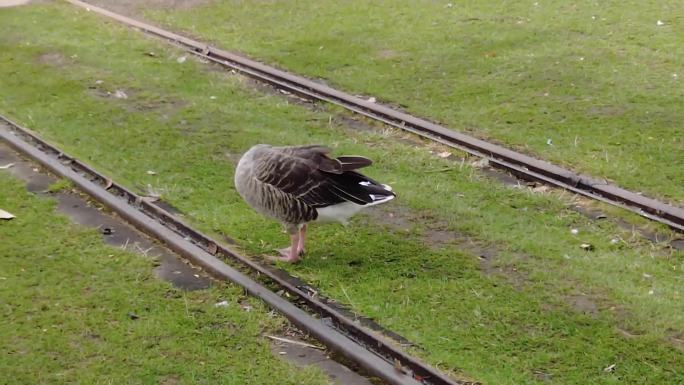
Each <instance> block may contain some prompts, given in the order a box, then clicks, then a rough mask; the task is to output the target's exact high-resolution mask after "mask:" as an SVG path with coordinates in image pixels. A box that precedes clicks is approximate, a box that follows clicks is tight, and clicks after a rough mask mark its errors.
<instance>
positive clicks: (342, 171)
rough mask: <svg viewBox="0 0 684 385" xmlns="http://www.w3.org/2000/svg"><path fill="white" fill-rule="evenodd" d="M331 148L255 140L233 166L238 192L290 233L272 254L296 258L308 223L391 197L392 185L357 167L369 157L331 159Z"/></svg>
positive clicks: (344, 217) (339, 218) (342, 219)
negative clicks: (271, 143)
mask: <svg viewBox="0 0 684 385" xmlns="http://www.w3.org/2000/svg"><path fill="white" fill-rule="evenodd" d="M331 152H332V150H331V149H330V148H329V147H326V146H323V145H307V146H285V147H276V146H271V145H268V144H257V145H255V146H253V147H251V148H250V149H249V150H248V151H247V152H245V153H244V155H242V157H241V158H240V161H239V162H238V165H237V168H236V169H235V187H236V190H237V192H238V193H239V194H240V196H241V197H242V199H244V200H245V202H247V204H248V205H249V206H251V207H252V208H253V209H254V210H256V211H257V212H259V213H261V214H262V215H264V216H266V217H270V218H273V219H276V220H278V221H280V222H281V223H282V224H283V227H284V228H285V230H286V231H287V233H289V235H290V247H287V248H284V249H281V250H278V251H279V254H280V256H279V257H269V258H270V259H272V260H280V261H285V262H292V263H293V262H297V261H299V259H300V257H301V256H302V255H303V254H304V242H305V240H306V226H307V223H310V222H317V223H331V222H332V223H334V222H339V223H342V224H344V225H346V224H347V222H348V220H349V218H350V217H351V216H352V215H354V214H356V213H358V212H359V211H361V209H363V208H365V207H370V206H375V205H378V204H381V203H385V202H388V201H390V200H392V199H393V198H394V197H395V194H394V193H393V192H392V188H391V187H390V186H388V185H385V184H380V183H378V182H376V181H374V180H373V179H371V178H368V177H367V176H364V175H363V174H361V173H359V172H357V171H355V170H358V169H360V168H363V167H367V166H370V165H371V164H372V163H373V162H372V161H371V160H370V159H368V158H365V157H362V156H339V157H337V158H331V157H329V154H330V153H331Z"/></svg>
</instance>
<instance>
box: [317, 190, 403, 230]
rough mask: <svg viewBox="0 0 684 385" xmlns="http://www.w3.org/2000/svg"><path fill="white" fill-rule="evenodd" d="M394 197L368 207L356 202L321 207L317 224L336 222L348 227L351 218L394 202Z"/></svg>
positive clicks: (379, 200) (387, 197)
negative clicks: (385, 203) (372, 207)
mask: <svg viewBox="0 0 684 385" xmlns="http://www.w3.org/2000/svg"><path fill="white" fill-rule="evenodd" d="M393 198H394V196H393V195H392V196H384V197H382V199H378V200H376V201H375V202H373V203H369V204H366V205H359V204H356V203H354V202H342V203H338V204H336V205H331V206H327V207H321V208H319V209H316V211H318V218H316V220H315V222H317V223H334V222H339V223H342V224H343V225H346V224H347V222H348V221H349V218H351V217H352V216H353V215H354V214H356V213H358V212H359V211H361V210H362V209H364V208H366V207H370V206H375V205H377V204H380V203H384V202H387V201H389V200H392V199H393Z"/></svg>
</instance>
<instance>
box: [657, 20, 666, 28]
mask: <svg viewBox="0 0 684 385" xmlns="http://www.w3.org/2000/svg"><path fill="white" fill-rule="evenodd" d="M656 25H657V26H658V27H662V26H664V25H665V23H664V22H663V21H662V20H658V21H656Z"/></svg>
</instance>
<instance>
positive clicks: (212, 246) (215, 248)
mask: <svg viewBox="0 0 684 385" xmlns="http://www.w3.org/2000/svg"><path fill="white" fill-rule="evenodd" d="M207 252H208V253H209V254H211V255H216V253H218V246H216V244H215V243H214V242H211V243H210V244H208V245H207Z"/></svg>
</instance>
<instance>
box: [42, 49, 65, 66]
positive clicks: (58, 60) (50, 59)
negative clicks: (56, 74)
mask: <svg viewBox="0 0 684 385" xmlns="http://www.w3.org/2000/svg"><path fill="white" fill-rule="evenodd" d="M37 61H38V63H39V64H43V65H48V66H52V67H63V66H64V65H66V64H67V62H68V59H67V58H66V57H64V55H62V54H61V53H59V52H46V53H44V54H42V55H40V56H38V59H37Z"/></svg>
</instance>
